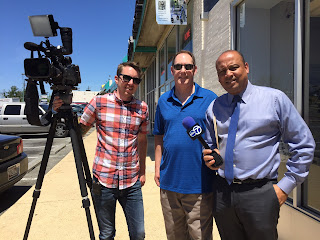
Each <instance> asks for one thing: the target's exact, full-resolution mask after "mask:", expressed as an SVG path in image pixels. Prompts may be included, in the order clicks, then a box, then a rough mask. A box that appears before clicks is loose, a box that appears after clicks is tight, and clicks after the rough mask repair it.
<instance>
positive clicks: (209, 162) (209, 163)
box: [202, 149, 220, 170]
mask: <svg viewBox="0 0 320 240" xmlns="http://www.w3.org/2000/svg"><path fill="white" fill-rule="evenodd" d="M214 151H216V152H217V153H218V154H220V152H219V150H218V149H214ZM202 153H203V160H204V162H205V164H206V166H207V167H208V168H210V169H211V170H218V169H219V168H220V167H212V164H214V163H215V160H214V158H213V156H212V155H210V154H211V153H212V150H211V149H204V150H203V151H202Z"/></svg>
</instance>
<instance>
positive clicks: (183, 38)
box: [179, 1, 193, 52]
mask: <svg viewBox="0 0 320 240" xmlns="http://www.w3.org/2000/svg"><path fill="white" fill-rule="evenodd" d="M192 16H193V1H192V2H190V3H189V4H188V19H187V25H180V26H179V48H180V50H188V51H190V52H192V35H191V28H192V27H191V26H192Z"/></svg>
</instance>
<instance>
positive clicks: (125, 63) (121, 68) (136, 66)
mask: <svg viewBox="0 0 320 240" xmlns="http://www.w3.org/2000/svg"><path fill="white" fill-rule="evenodd" d="M124 67H132V68H133V69H134V70H136V71H137V73H138V76H139V78H140V77H141V68H140V67H139V65H138V64H137V63H136V62H123V63H120V64H119V65H118V68H117V76H119V75H120V74H121V73H122V70H123V68H124Z"/></svg>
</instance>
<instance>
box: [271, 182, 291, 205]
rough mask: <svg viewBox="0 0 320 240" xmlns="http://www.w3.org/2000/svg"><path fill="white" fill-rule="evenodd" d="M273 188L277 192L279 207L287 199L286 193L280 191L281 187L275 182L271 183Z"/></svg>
mask: <svg viewBox="0 0 320 240" xmlns="http://www.w3.org/2000/svg"><path fill="white" fill-rule="evenodd" d="M273 188H274V191H275V192H276V194H277V197H278V200H279V204H280V207H281V206H282V204H284V202H285V201H286V200H287V198H288V194H286V193H285V192H284V191H282V189H281V188H279V187H278V185H277V184H273Z"/></svg>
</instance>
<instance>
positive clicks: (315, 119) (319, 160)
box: [305, 0, 320, 211]
mask: <svg viewBox="0 0 320 240" xmlns="http://www.w3.org/2000/svg"><path fill="white" fill-rule="evenodd" d="M309 11H310V12H309V18H310V19H309V22H310V36H309V59H308V60H309V64H308V66H309V99H308V100H309V127H310V130H311V132H312V134H313V137H314V139H315V142H316V151H315V155H314V159H313V162H312V165H311V167H310V173H309V177H308V184H307V199H306V203H305V204H306V205H307V206H308V207H311V208H313V209H316V210H317V211H320V197H319V185H320V59H319V52H320V45H319V43H320V0H314V1H310V6H309ZM308 60H307V61H308Z"/></svg>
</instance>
